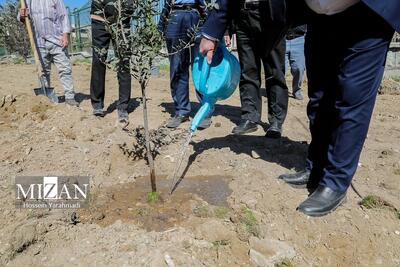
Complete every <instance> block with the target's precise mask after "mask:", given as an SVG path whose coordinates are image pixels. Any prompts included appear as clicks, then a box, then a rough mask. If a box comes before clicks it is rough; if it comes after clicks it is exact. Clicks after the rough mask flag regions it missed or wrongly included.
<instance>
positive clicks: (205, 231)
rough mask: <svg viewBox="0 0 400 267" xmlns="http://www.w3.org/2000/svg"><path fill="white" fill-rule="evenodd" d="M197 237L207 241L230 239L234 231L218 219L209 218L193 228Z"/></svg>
mask: <svg viewBox="0 0 400 267" xmlns="http://www.w3.org/2000/svg"><path fill="white" fill-rule="evenodd" d="M195 236H196V238H197V239H205V240H207V241H209V242H217V241H230V240H231V239H232V238H233V236H234V233H233V232H232V231H230V230H229V229H228V227H227V226H226V225H224V224H223V223H222V222H220V221H218V220H210V221H207V222H205V223H203V224H201V225H199V226H198V227H197V228H196V230H195Z"/></svg>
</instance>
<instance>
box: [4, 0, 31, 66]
mask: <svg viewBox="0 0 400 267" xmlns="http://www.w3.org/2000/svg"><path fill="white" fill-rule="evenodd" d="M18 8H19V2H18V1H17V0H7V1H6V3H5V4H3V5H0V45H4V47H5V48H6V49H7V52H8V53H9V54H17V55H19V56H21V57H23V58H24V59H25V60H26V59H27V58H28V57H29V55H30V51H31V49H30V45H29V39H28V34H27V32H26V29H25V27H24V24H23V23H21V22H19V21H18V20H17V14H18Z"/></svg>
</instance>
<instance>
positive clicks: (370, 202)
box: [359, 195, 400, 219]
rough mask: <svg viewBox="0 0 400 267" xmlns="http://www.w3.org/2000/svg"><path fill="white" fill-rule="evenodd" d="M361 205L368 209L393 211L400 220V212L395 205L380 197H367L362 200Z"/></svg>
mask: <svg viewBox="0 0 400 267" xmlns="http://www.w3.org/2000/svg"><path fill="white" fill-rule="evenodd" d="M359 204H360V205H361V206H363V207H365V208H367V209H387V210H390V211H393V212H394V213H395V216H396V217H397V218H398V219H400V211H399V210H398V209H397V208H396V207H395V206H394V205H393V204H391V203H389V202H387V201H386V200H384V199H382V198H380V197H378V196H374V195H369V196H366V197H364V198H363V199H362V200H361V202H360V203H359Z"/></svg>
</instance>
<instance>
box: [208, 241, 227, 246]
mask: <svg viewBox="0 0 400 267" xmlns="http://www.w3.org/2000/svg"><path fill="white" fill-rule="evenodd" d="M212 244H213V246H214V247H222V246H227V245H229V240H218V241H214V242H212Z"/></svg>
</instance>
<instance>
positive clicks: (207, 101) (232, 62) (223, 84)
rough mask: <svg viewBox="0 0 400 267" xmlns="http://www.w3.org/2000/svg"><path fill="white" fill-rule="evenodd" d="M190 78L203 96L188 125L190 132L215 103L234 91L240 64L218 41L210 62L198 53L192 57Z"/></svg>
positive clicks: (212, 108)
mask: <svg viewBox="0 0 400 267" xmlns="http://www.w3.org/2000/svg"><path fill="white" fill-rule="evenodd" d="M192 78H193V84H194V87H195V88H196V90H197V91H198V92H199V93H200V94H201V95H202V96H203V98H202V106H201V108H200V109H199V111H198V112H197V113H196V116H195V117H194V119H193V120H192V123H191V126H190V130H191V132H195V131H196V130H197V128H198V126H199V125H200V123H201V122H202V121H203V120H204V119H205V118H207V117H208V116H209V115H210V113H211V112H212V111H213V110H214V106H215V103H216V102H217V101H220V100H225V99H227V98H229V97H230V96H231V95H232V94H233V93H234V92H235V90H236V88H237V86H238V84H239V81H240V64H239V61H238V59H237V58H236V57H235V56H234V55H232V54H231V53H230V52H229V51H228V49H227V48H226V47H225V44H224V42H219V45H218V46H217V49H216V51H215V53H214V56H213V60H212V62H211V64H208V62H207V58H206V57H205V56H202V55H200V54H199V55H198V56H197V57H196V58H195V59H194V62H193V66H192Z"/></svg>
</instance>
